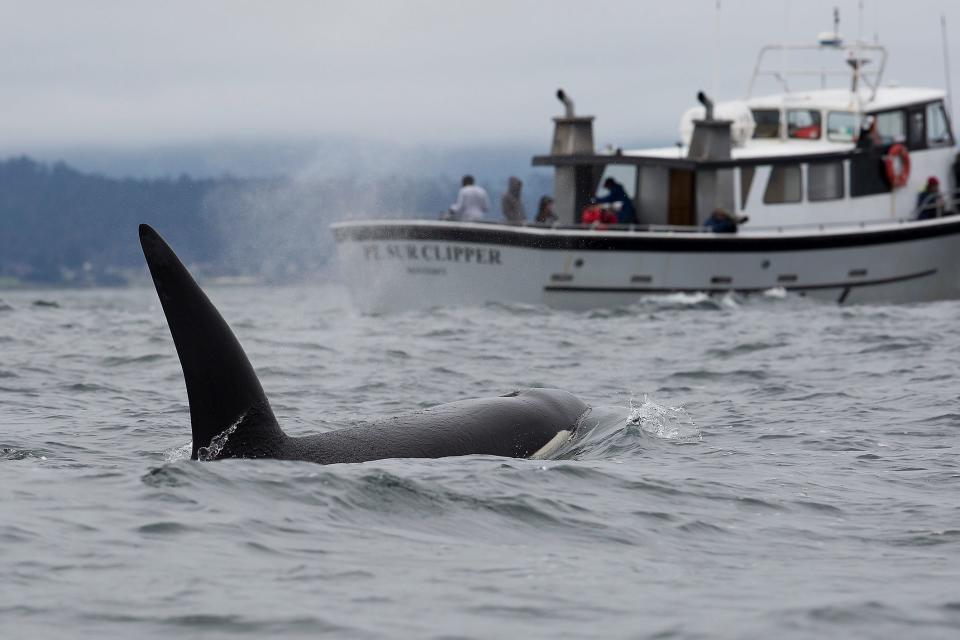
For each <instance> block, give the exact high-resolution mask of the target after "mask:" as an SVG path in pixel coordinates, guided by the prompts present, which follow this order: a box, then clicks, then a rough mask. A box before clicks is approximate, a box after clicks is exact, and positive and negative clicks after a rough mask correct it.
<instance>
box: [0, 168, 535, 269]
mask: <svg viewBox="0 0 960 640" xmlns="http://www.w3.org/2000/svg"><path fill="white" fill-rule="evenodd" d="M532 180H533V184H532V185H529V184H528V189H527V194H526V195H527V198H526V200H527V201H528V205H527V206H528V210H529V209H531V208H532V206H533V204H532V203H533V201H534V200H535V199H536V197H538V196H539V195H540V193H542V192H544V190H546V189H548V188H549V186H550V185H549V182H548V181H547V180H545V179H543V177H542V176H535V177H534V178H533V179H532ZM481 183H483V181H482V180H481ZM485 186H486V187H487V188H488V190H489V191H490V195H491V199H492V200H493V201H494V203H495V208H497V207H496V202H497V201H498V200H499V195H500V191H498V190H497V186H499V185H496V186H495V185H490V184H486V185H485ZM458 187H459V177H454V176H444V177H436V178H422V177H420V178H417V177H402V176H389V177H382V176H381V177H371V178H363V177H356V176H354V177H350V178H334V177H326V178H317V177H290V178H276V179H246V180H241V179H235V178H229V177H224V178H217V179H195V178H191V177H188V176H181V177H179V178H162V179H156V178H154V179H134V178H125V179H117V178H108V177H105V176H102V175H97V174H88V173H82V172H80V171H77V170H75V169H73V168H71V167H69V166H67V165H66V164H63V163H56V164H43V163H39V162H36V161H34V160H31V159H29V158H26V157H19V158H13V159H9V160H6V161H0V283H7V284H9V283H21V284H22V283H30V282H39V283H74V284H96V283H101V284H106V283H121V282H123V281H125V279H126V276H127V275H129V274H130V273H135V271H134V270H141V271H142V268H143V260H142V256H141V254H140V248H139V243H138V242H137V225H138V224H139V223H141V222H147V223H149V224H151V225H153V226H155V227H156V228H157V229H158V230H160V232H161V233H162V234H163V235H164V236H165V237H166V238H167V239H168V240H169V241H170V243H171V244H172V245H173V246H174V247H175V248H176V250H177V252H178V253H179V254H180V255H181V256H182V257H183V259H184V260H185V261H186V262H187V263H189V264H192V265H194V266H196V267H198V268H200V269H203V270H206V271H207V272H208V273H221V274H240V275H255V276H258V277H266V278H279V279H282V278H287V277H298V276H300V275H303V274H304V273H308V272H311V271H315V270H317V269H319V268H322V267H323V265H324V264H325V263H326V261H327V260H328V259H329V257H330V255H331V253H332V249H333V244H332V242H333V240H332V237H331V235H330V233H329V230H328V226H329V224H330V223H331V222H334V221H336V220H341V219H345V218H363V217H374V216H375V217H435V216H436V215H437V213H438V212H439V211H441V210H443V209H446V208H447V207H448V206H449V205H450V203H451V202H452V201H453V199H454V198H455V196H456V192H457V189H458ZM528 213H530V212H529V211H528ZM494 215H496V212H494ZM138 272H139V271H137V272H136V273H138Z"/></svg>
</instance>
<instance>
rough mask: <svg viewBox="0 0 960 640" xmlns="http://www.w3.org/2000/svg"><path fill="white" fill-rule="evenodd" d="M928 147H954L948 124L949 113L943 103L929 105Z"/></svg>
mask: <svg viewBox="0 0 960 640" xmlns="http://www.w3.org/2000/svg"><path fill="white" fill-rule="evenodd" d="M927 145H929V146H931V147H939V146H941V145H950V146H952V145H953V139H952V136H951V135H950V126H949V125H948V124H947V113H946V111H944V109H943V103H942V102H932V103H930V104H928V105H927Z"/></svg>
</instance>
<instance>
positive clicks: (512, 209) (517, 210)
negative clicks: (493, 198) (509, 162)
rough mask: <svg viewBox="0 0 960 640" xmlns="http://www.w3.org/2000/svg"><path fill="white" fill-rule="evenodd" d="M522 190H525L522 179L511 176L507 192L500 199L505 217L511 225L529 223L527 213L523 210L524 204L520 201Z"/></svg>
mask: <svg viewBox="0 0 960 640" xmlns="http://www.w3.org/2000/svg"><path fill="white" fill-rule="evenodd" d="M521 189H523V183H522V182H521V181H520V178H517V177H515V176H510V181H509V183H508V186H507V192H506V193H505V194H503V198H501V199H500V206H501V208H502V209H503V217H504V218H506V219H507V222H509V223H511V224H521V223H523V222H526V221H527V212H526V211H524V210H523V202H522V201H521V200H520V190H521Z"/></svg>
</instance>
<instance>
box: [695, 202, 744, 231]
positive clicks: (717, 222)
mask: <svg viewBox="0 0 960 640" xmlns="http://www.w3.org/2000/svg"><path fill="white" fill-rule="evenodd" d="M746 221H747V218H746V217H742V218H737V217H735V216H732V215H730V214H729V213H727V211H726V210H725V209H719V208H718V209H714V210H713V213H711V214H710V216H709V217H707V219H706V220H704V221H703V226H704V227H705V228H706V229H707V230H708V231H712V232H714V233H736V232H737V227H738V226H739V225H740V224H741V223H744V222H746Z"/></svg>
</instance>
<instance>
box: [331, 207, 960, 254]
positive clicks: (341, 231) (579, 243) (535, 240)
mask: <svg viewBox="0 0 960 640" xmlns="http://www.w3.org/2000/svg"><path fill="white" fill-rule="evenodd" d="M333 233H334V236H335V237H336V240H337V242H348V241H352V242H364V241H378V240H396V241H406V240H417V241H439V242H463V243H476V244H497V245H501V246H507V247H528V248H531V249H546V250H563V251H649V252H656V253H693V252H697V253H731V252H733V253H735V252H745V253H769V252H773V251H808V250H811V249H841V248H849V247H866V246H874V245H882V244H893V243H897V242H906V241H909V240H925V239H928V238H939V237H943V236H950V235H957V234H960V216H956V217H955V218H954V217H951V218H948V219H946V220H944V221H943V222H940V223H939V224H932V225H931V224H914V223H910V222H906V223H903V224H901V225H899V226H897V227H895V228H892V229H891V228H886V229H879V230H870V229H866V228H865V229H864V230H863V231H861V232H859V233H832V234H831V233H827V232H820V233H812V234H810V235H804V236H784V237H762V238H758V237H751V236H738V235H725V234H706V233H699V232H692V233H689V234H683V233H681V234H668V233H656V234H652V233H644V234H642V235H641V234H639V233H636V234H635V233H631V232H628V231H624V232H596V231H595V232H590V231H585V232H583V233H578V234H576V235H560V234H539V233H529V232H524V231H523V230H522V227H521V228H520V229H517V228H511V227H508V226H506V225H502V226H500V225H491V228H490V229H477V228H464V227H459V226H455V225H454V224H451V223H437V224H435V225H429V226H425V225H405V224H402V223H400V224H395V225H356V226H353V225H351V226H342V227H335V228H334V229H333Z"/></svg>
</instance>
